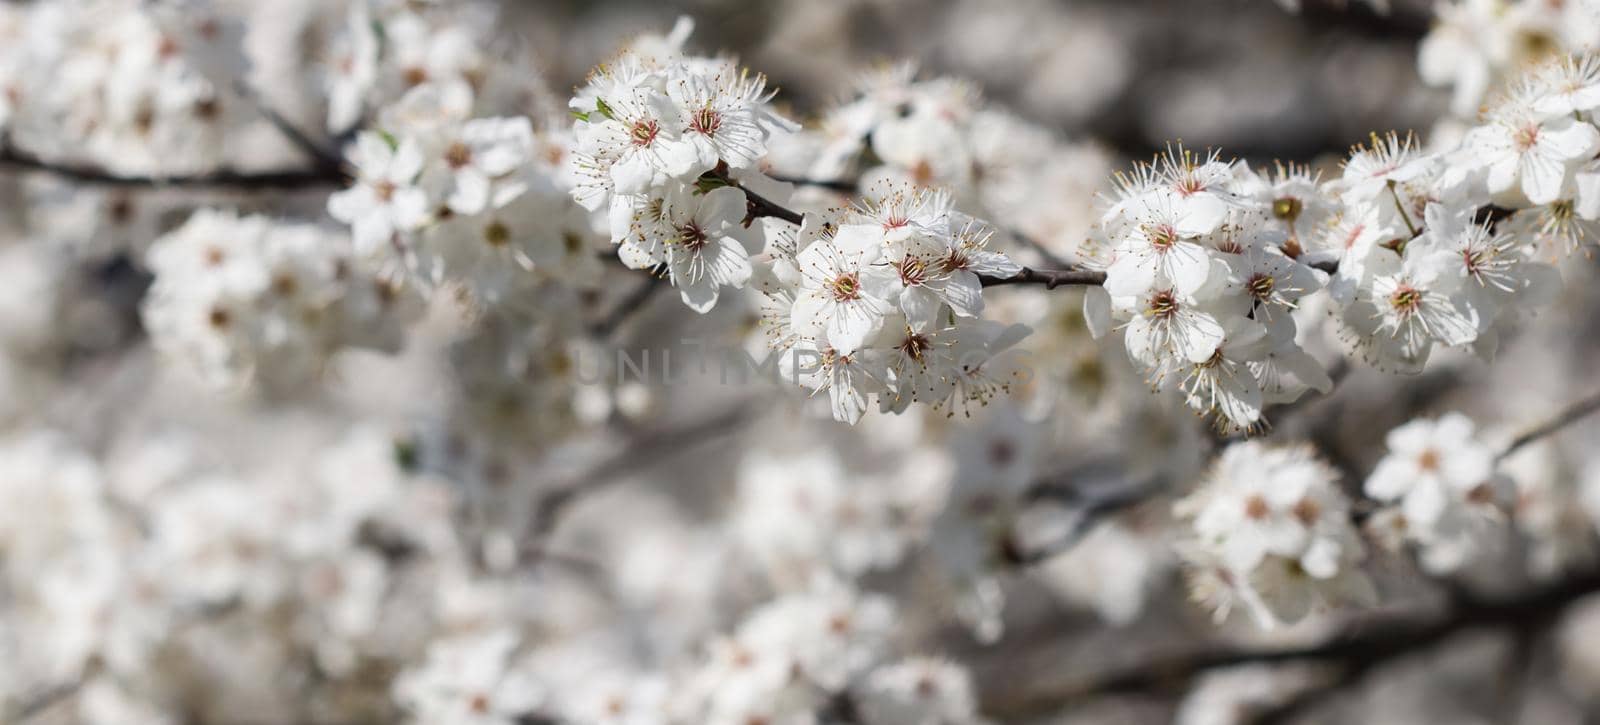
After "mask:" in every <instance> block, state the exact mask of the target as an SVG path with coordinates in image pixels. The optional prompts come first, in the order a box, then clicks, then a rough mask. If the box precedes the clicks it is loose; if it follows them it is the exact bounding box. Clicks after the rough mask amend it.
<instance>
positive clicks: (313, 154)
mask: <svg viewBox="0 0 1600 725" xmlns="http://www.w3.org/2000/svg"><path fill="white" fill-rule="evenodd" d="M233 88H234V91H235V92H237V93H238V94H239V96H240V97H241V98H243V99H244V100H245V101H247V102H249V103H250V105H252V106H254V107H255V109H256V112H257V113H260V114H261V115H262V117H264V118H266V119H267V122H268V123H271V124H272V126H273V128H276V129H278V132H279V133H281V134H283V136H284V138H287V139H289V142H290V143H293V144H294V145H295V147H297V148H299V149H300V150H301V151H302V152H304V153H305V155H306V156H308V157H310V158H311V160H312V161H313V162H314V163H315V164H316V166H317V168H318V169H320V170H322V171H326V172H329V173H340V174H343V173H344V160H343V159H341V158H340V157H339V154H338V152H337V151H333V150H330V149H328V148H325V147H323V146H322V145H321V144H319V143H317V142H316V141H313V140H312V139H311V137H310V136H309V135H307V134H306V133H305V132H304V131H301V130H300V128H299V127H297V126H295V125H294V124H293V123H291V122H290V121H289V119H287V118H284V117H283V114H281V113H278V111H277V110H276V109H274V108H273V107H272V106H271V105H270V104H268V103H267V102H266V100H264V99H263V98H262V97H261V94H259V93H257V92H256V90H255V89H254V88H251V87H250V84H248V83H246V82H244V80H243V79H240V80H238V81H235V82H234V84H233Z"/></svg>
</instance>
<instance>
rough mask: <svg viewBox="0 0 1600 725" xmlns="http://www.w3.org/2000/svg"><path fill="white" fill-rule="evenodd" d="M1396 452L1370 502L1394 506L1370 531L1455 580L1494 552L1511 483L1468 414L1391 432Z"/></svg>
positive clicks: (1372, 484)
mask: <svg viewBox="0 0 1600 725" xmlns="http://www.w3.org/2000/svg"><path fill="white" fill-rule="evenodd" d="M1387 441H1388V446H1389V453H1388V455H1387V456H1385V457H1384V459H1383V460H1382V461H1381V462H1379V463H1378V467H1377V468H1376V469H1374V470H1373V472H1372V475H1371V476H1369V477H1368V478H1367V482H1366V484H1365V491H1366V494H1367V495H1368V496H1371V497H1372V498H1375V499H1377V500H1379V501H1383V502H1386V503H1390V504H1393V505H1392V506H1389V507H1388V508H1385V509H1383V510H1381V511H1379V512H1377V513H1376V514H1374V515H1373V516H1372V518H1371V519H1370V520H1369V521H1368V522H1367V526H1368V527H1369V528H1370V529H1372V530H1373V531H1375V532H1377V533H1378V535H1379V539H1380V540H1381V541H1383V542H1384V543H1385V544H1388V545H1391V546H1399V545H1402V544H1413V545H1415V546H1416V547H1417V548H1418V558H1419V560H1420V561H1421V563H1422V566H1423V567H1424V568H1426V569H1427V570H1428V571H1430V572H1434V573H1440V574H1443V573H1450V572H1453V571H1456V570H1458V569H1460V568H1462V567H1463V566H1465V565H1466V564H1467V563H1468V562H1470V561H1472V560H1473V559H1474V558H1476V557H1477V556H1478V555H1479V554H1481V553H1482V552H1483V551H1485V549H1486V548H1487V547H1489V546H1491V545H1492V543H1493V542H1494V541H1495V537H1494V536H1492V534H1494V533H1495V531H1496V529H1498V528H1499V527H1501V526H1503V525H1504V523H1505V512H1504V510H1503V508H1502V507H1503V506H1504V505H1505V502H1506V500H1507V499H1509V497H1510V482H1509V480H1508V479H1506V478H1505V477H1504V476H1503V475H1501V474H1500V473H1499V472H1497V471H1496V470H1495V454H1494V451H1492V450H1490V449H1489V447H1488V446H1487V445H1485V444H1484V443H1483V441H1481V440H1480V439H1479V438H1478V435H1477V432H1476V430H1475V426H1474V425H1473V423H1472V421H1471V420H1470V419H1468V418H1467V417H1466V416H1464V415H1461V414H1460V413H1450V414H1448V415H1445V416H1443V417H1440V418H1439V419H1437V420H1426V419H1423V420H1414V421H1411V422H1410V423H1407V424H1405V425H1403V426H1400V427H1399V428H1395V429H1394V430H1392V431H1389V435H1388V438H1387Z"/></svg>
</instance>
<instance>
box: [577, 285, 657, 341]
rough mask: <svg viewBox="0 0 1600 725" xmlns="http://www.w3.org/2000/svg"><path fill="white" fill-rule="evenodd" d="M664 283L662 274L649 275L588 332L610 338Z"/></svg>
mask: <svg viewBox="0 0 1600 725" xmlns="http://www.w3.org/2000/svg"><path fill="white" fill-rule="evenodd" d="M665 282H666V279H665V278H664V277H663V276H662V274H658V273H655V272H652V273H650V275H649V277H648V278H647V279H646V280H645V281H644V282H643V283H641V284H640V285H639V286H638V287H636V288H634V290H633V291H632V292H630V293H629V294H628V296H627V297H624V298H623V299H622V300H621V301H619V302H618V303H617V306H616V307H613V308H611V311H610V312H609V313H607V314H606V316H605V317H604V318H602V319H601V320H600V321H598V322H596V323H594V324H593V325H591V326H590V327H589V332H591V333H592V334H594V336H595V337H608V336H610V335H611V333H613V332H616V331H617V328H619V327H621V326H622V324H623V323H625V322H627V321H628V319H629V318H631V317H633V316H634V315H635V314H637V313H638V312H639V311H640V310H643V309H644V308H645V307H646V305H647V303H648V302H649V301H650V298H651V297H653V296H655V293H656V291H657V290H659V289H661V287H662V285H663V284H664V283H665Z"/></svg>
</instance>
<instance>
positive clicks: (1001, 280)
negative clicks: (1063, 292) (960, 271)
mask: <svg viewBox="0 0 1600 725" xmlns="http://www.w3.org/2000/svg"><path fill="white" fill-rule="evenodd" d="M978 280H979V281H980V282H982V283H983V286H985V287H1001V286H1005V285H1013V284H1042V285H1044V288H1045V289H1055V288H1057V287H1060V286H1062V285H1091V286H1098V285H1102V284H1105V283H1106V273H1105V272H1100V271H1097V270H1093V269H1034V268H1032V267H1023V268H1022V271H1021V272H1018V273H1017V274H1016V275H1015V276H1012V277H990V276H988V275H979V276H978Z"/></svg>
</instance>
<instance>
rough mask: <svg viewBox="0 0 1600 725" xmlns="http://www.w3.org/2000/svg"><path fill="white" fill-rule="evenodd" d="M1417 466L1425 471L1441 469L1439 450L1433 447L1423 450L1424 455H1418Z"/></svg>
mask: <svg viewBox="0 0 1600 725" xmlns="http://www.w3.org/2000/svg"><path fill="white" fill-rule="evenodd" d="M1417 468H1420V469H1422V470H1424V471H1437V470H1439V452H1438V451H1436V450H1434V449H1432V448H1429V449H1428V450H1425V451H1423V452H1422V455H1420V456H1417Z"/></svg>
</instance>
